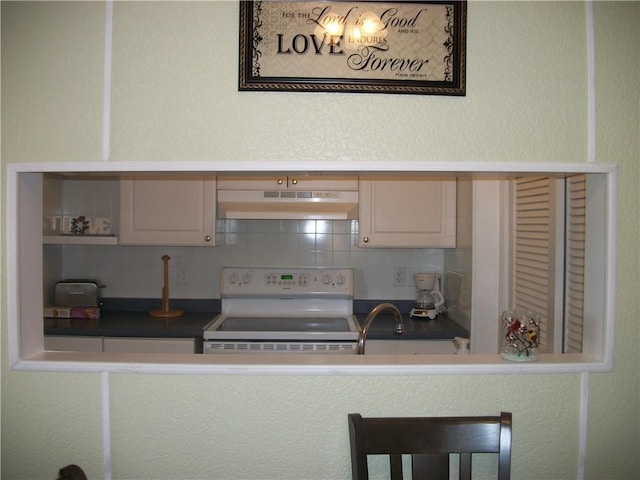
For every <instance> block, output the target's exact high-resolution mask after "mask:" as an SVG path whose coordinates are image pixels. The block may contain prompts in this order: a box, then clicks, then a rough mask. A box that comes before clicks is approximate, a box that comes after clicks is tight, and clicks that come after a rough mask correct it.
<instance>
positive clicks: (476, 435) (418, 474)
mask: <svg viewBox="0 0 640 480" xmlns="http://www.w3.org/2000/svg"><path fill="white" fill-rule="evenodd" d="M348 419H349V438H350V442H351V472H352V477H353V480H368V479H369V470H368V465H367V455H382V454H386V455H389V460H390V473H391V480H401V479H402V478H403V477H402V454H405V455H409V454H410V455H411V470H412V472H411V473H412V478H413V480H421V479H429V480H431V479H440V478H442V479H447V480H448V479H449V455H450V454H456V453H457V454H459V456H460V467H459V477H460V479H461V480H462V479H467V480H470V479H471V454H472V453H495V454H497V456H498V479H499V480H508V479H509V478H510V476H511V413H508V412H502V413H501V414H500V416H496V417H398V418H391V417H385V418H372V417H370V418H363V417H362V416H361V415H360V414H358V413H352V414H350V415H349V416H348Z"/></svg>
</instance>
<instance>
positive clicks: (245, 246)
mask: <svg viewBox="0 0 640 480" xmlns="http://www.w3.org/2000/svg"><path fill="white" fill-rule="evenodd" d="M220 226H221V227H223V229H224V236H225V244H224V245H221V246H218V247H153V246H106V245H65V246H63V247H62V248H59V246H53V245H46V246H45V247H44V248H45V249H44V254H45V255H44V259H45V260H44V264H45V265H44V269H45V278H49V279H55V278H57V279H62V278H92V279H98V280H100V281H101V282H102V283H104V284H105V285H106V288H105V289H104V291H103V296H104V297H124V298H156V297H158V298H159V297H160V296H161V291H162V276H163V263H162V260H161V257H162V256H163V255H169V256H170V257H171V260H170V261H169V281H170V286H169V290H170V296H171V298H198V299H209V298H219V282H220V268H221V267H224V266H255V267H265V266H274V267H281V266H283V267H287V266H290V267H351V268H353V269H354V271H355V298H357V299H390V300H393V299H396V300H403V299H404V300H409V299H413V298H414V297H415V291H414V282H413V273H415V272H418V271H433V272H440V273H443V272H444V262H445V253H444V252H445V251H444V250H443V249H380V248H359V247H357V246H356V237H357V235H358V222H357V221H355V220H224V221H221V222H220ZM398 267H401V268H403V269H404V270H405V285H404V286H394V283H393V280H394V278H393V273H394V270H395V269H396V268H398ZM443 285H445V283H444V282H443ZM46 293H47V292H45V295H46ZM445 295H446V292H445ZM45 298H46V296H45Z"/></svg>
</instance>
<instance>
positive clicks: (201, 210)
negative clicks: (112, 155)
mask: <svg viewBox="0 0 640 480" xmlns="http://www.w3.org/2000/svg"><path fill="white" fill-rule="evenodd" d="M215 191H216V182H215V179H214V178H212V177H205V176H197V175H196V176H159V175H156V176H152V175H150V176H134V177H124V178H122V179H121V180H120V238H119V241H120V243H121V244H129V245H215V244H216V235H215V216H216V210H215V209H216V200H215Z"/></svg>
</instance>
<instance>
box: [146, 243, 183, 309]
mask: <svg viewBox="0 0 640 480" xmlns="http://www.w3.org/2000/svg"><path fill="white" fill-rule="evenodd" d="M170 259H171V257H170V256H169V255H163V256H162V263H163V285H162V308H161V309H160V310H151V311H150V312H149V315H151V316H152V317H156V318H175V317H181V316H182V315H183V314H184V312H183V311H182V310H177V309H171V308H169V260H170Z"/></svg>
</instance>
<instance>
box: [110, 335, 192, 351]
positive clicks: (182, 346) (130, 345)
mask: <svg viewBox="0 0 640 480" xmlns="http://www.w3.org/2000/svg"><path fill="white" fill-rule="evenodd" d="M102 343H103V349H104V351H105V352H112V353H195V340H194V339H193V338H140V337H104V339H103V342H102Z"/></svg>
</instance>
